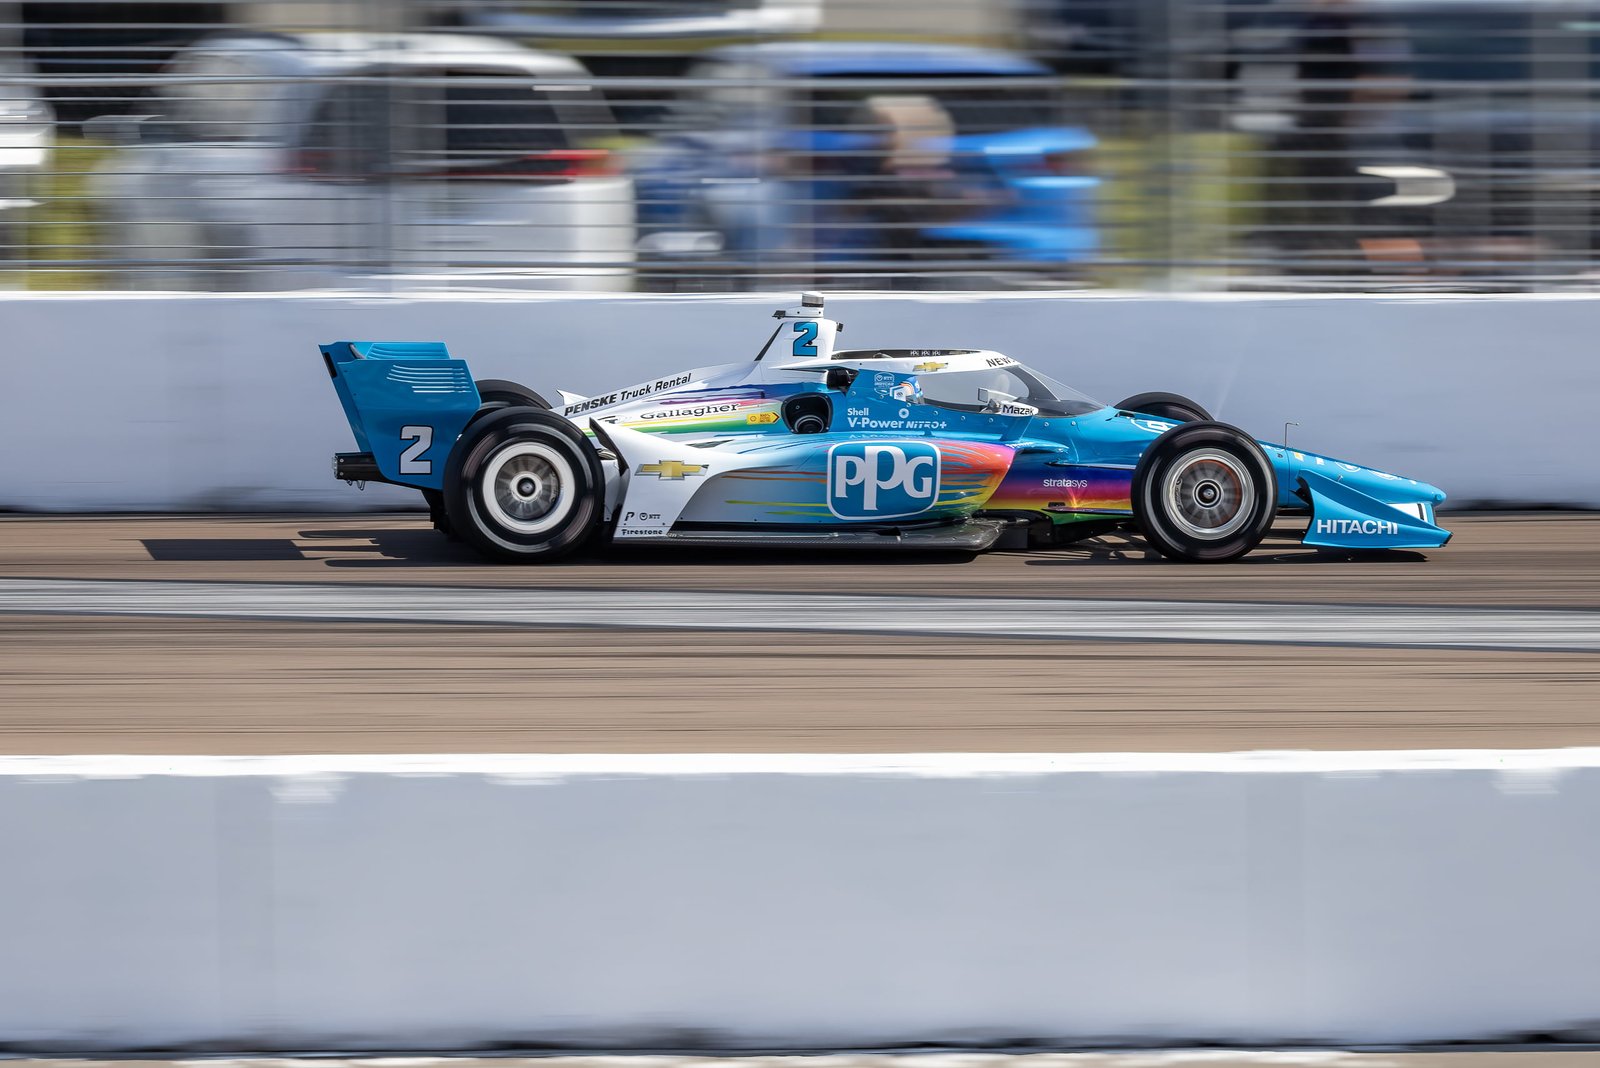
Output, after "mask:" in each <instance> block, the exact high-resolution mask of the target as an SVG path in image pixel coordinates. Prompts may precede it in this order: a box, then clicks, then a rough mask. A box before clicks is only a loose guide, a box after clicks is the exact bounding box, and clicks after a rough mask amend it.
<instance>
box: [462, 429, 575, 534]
mask: <svg viewBox="0 0 1600 1068" xmlns="http://www.w3.org/2000/svg"><path fill="white" fill-rule="evenodd" d="M575 481H576V480H575V479H574V478H573V474H572V467H571V465H570V464H569V463H568V462H567V459H566V457H564V456H562V455H561V454H560V453H558V452H557V451H556V450H554V449H552V448H550V447H549V446H548V445H541V444H539V443H537V442H531V441H517V442H512V443H511V444H509V445H506V446H505V447H503V448H501V449H500V451H498V452H496V453H495V454H494V455H493V456H491V457H490V458H489V462H488V463H486V464H485V465H484V468H483V476H482V480H481V482H480V485H481V487H482V490H483V504H484V508H485V510H486V511H487V512H488V513H489V516H490V518H492V519H493V520H494V521H495V522H496V523H499V524H500V525H501V526H503V527H505V528H506V529H507V530H512V531H515V532H516V533H518V534H543V533H545V532H546V531H548V530H550V529H551V528H553V527H556V526H558V525H559V524H560V523H561V521H562V520H564V519H565V518H566V517H567V515H568V513H570V512H571V511H572V506H573V503H574V500H575V498H574V496H573V492H572V487H573V485H574V483H575Z"/></svg>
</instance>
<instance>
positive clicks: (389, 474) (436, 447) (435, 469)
mask: <svg viewBox="0 0 1600 1068" xmlns="http://www.w3.org/2000/svg"><path fill="white" fill-rule="evenodd" d="M317 347H318V348H319V349H320V350H321V352H322V362H323V364H324V365H325V366H326V367H327V369H328V376H329V377H330V378H332V379H333V388H334V391H335V392H336V393H338V394H339V403H340V405H342V406H343V407H344V415H345V418H346V419H347V420H349V422H350V430H351V432H353V433H354V434H355V438H356V446H357V447H358V448H359V449H360V450H361V455H359V456H357V457H356V458H354V459H351V460H348V461H346V458H347V457H349V455H350V454H341V461H346V462H343V463H341V462H340V461H336V463H335V470H336V472H339V473H341V477H343V476H344V475H345V474H350V477H366V478H369V479H370V480H371V481H379V482H393V483H395V484H396V485H401V486H414V487H416V488H417V489H434V490H437V489H443V488H444V468H445V460H446V459H447V458H448V457H449V455H450V449H451V447H452V446H453V445H455V442H456V438H458V437H460V436H461V431H462V430H463V429H464V428H465V427H466V425H467V422H468V420H470V419H471V418H472V417H473V415H474V414H476V412H477V411H478V407H479V397H478V387H477V386H476V385H475V384H474V383H473V381H472V372H471V371H469V370H468V369H467V365H466V361H464V360H457V359H452V358H451V356H450V353H449V351H448V350H447V349H446V348H445V346H444V344H443V342H439V341H335V342H333V343H331V344H328V345H319V346H317ZM369 458H370V459H369Z"/></svg>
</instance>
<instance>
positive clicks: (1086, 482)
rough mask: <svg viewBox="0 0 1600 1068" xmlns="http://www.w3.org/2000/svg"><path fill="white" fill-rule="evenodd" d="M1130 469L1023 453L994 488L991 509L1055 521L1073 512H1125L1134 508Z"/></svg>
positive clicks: (1101, 513)
mask: <svg viewBox="0 0 1600 1068" xmlns="http://www.w3.org/2000/svg"><path fill="white" fill-rule="evenodd" d="M1132 493H1133V468H1131V467H1126V468H1123V467H1091V466H1088V465H1085V464H1067V463H1062V462H1061V461H1060V460H1047V459H1045V458H1044V457H1042V456H1040V457H1035V456H1030V455H1028V454H1026V453H1023V454H1021V455H1019V456H1018V457H1017V461H1016V463H1014V464H1013V465H1012V467H1011V471H1010V473H1009V474H1007V475H1006V478H1005V481H1004V482H1002V483H1001V484H1000V488H999V489H997V490H995V492H994V495H993V496H992V497H990V498H989V503H988V505H987V506H986V507H987V508H988V509H989V510H990V511H1005V512H1044V513H1045V514H1047V515H1049V516H1050V517H1051V518H1052V519H1056V520H1058V521H1067V520H1070V519H1071V517H1072V514H1073V513H1089V514H1098V515H1106V514H1109V515H1127V514H1129V513H1130V512H1132V511H1133V504H1132Z"/></svg>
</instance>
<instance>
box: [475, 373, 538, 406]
mask: <svg viewBox="0 0 1600 1068" xmlns="http://www.w3.org/2000/svg"><path fill="white" fill-rule="evenodd" d="M473 385H475V386H477V387H478V404H479V408H478V411H479V412H480V413H482V411H483V410H484V409H485V408H544V409H546V410H547V411H548V410H549V408H550V402H549V401H547V400H545V399H544V398H543V397H541V396H539V394H537V393H535V392H534V391H533V390H531V389H529V388H528V387H527V386H524V385H522V384H521V383H520V382H508V381H506V380H505V379H503V378H480V379H478V381H476V382H474V383H473Z"/></svg>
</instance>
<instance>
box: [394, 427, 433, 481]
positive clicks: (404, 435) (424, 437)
mask: <svg viewBox="0 0 1600 1068" xmlns="http://www.w3.org/2000/svg"><path fill="white" fill-rule="evenodd" d="M400 440H401V441H409V442H411V444H410V445H409V446H408V447H407V448H406V450H405V451H404V452H402V453H401V454H400V473H401V474H402V475H431V474H433V461H432V460H424V459H423V458H422V454H423V453H425V452H427V451H428V447H429V446H431V445H432V444H433V427H431V426H403V427H401V428H400Z"/></svg>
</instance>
